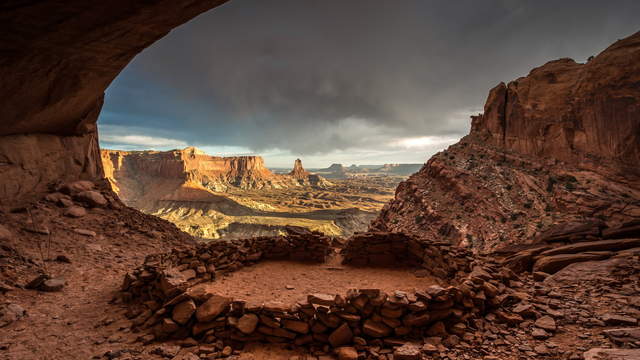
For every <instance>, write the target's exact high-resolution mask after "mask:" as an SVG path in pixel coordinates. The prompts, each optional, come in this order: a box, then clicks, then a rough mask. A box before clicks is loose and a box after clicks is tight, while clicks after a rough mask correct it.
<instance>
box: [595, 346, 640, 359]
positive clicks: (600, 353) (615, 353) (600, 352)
mask: <svg viewBox="0 0 640 360" xmlns="http://www.w3.org/2000/svg"><path fill="white" fill-rule="evenodd" d="M582 356H583V357H584V360H603V359H606V360H635V359H640V349H603V348H593V349H591V350H589V351H586V352H585V353H584V354H582Z"/></svg>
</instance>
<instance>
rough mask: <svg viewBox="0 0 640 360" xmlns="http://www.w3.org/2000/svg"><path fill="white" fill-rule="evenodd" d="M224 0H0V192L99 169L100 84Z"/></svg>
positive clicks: (19, 191)
mask: <svg viewBox="0 0 640 360" xmlns="http://www.w3.org/2000/svg"><path fill="white" fill-rule="evenodd" d="M225 1H226V0H151V1H144V2H140V1H126V0H113V1H84V0H68V1H64V2H61V1H53V0H45V1H37V2H33V1H29V2H25V1H21V0H8V1H4V2H3V3H2V5H1V9H2V10H1V11H0V51H1V52H2V56H1V57H0V73H1V74H2V76H0V108H1V109H2V119H1V123H2V126H0V159H2V164H3V166H1V167H0V174H1V176H0V199H4V200H7V199H18V198H20V197H22V196H25V195H27V194H29V193H32V192H34V191H40V189H41V188H42V187H43V186H44V185H46V184H47V183H49V182H54V181H57V180H58V179H60V178H62V179H71V178H86V177H90V178H94V179H95V178H99V177H101V172H102V171H101V169H100V161H99V153H98V152H97V143H96V142H95V132H96V126H95V122H96V120H97V118H98V113H99V112H100V109H101V107H102V101H103V96H104V90H105V89H106V88H107V86H108V85H109V84H110V83H111V81H112V80H113V79H114V78H115V77H116V76H117V75H118V73H120V71H121V70H122V69H123V68H124V67H125V66H126V65H127V64H128V63H129V61H131V59H133V57H134V56H135V55H136V54H138V53H139V52H140V51H142V50H143V49H144V48H146V47H147V46H149V45H151V44H152V43H153V42H154V41H156V40H158V39H160V38H161V37H163V36H164V35H166V34H167V33H168V32H169V31H170V30H171V29H172V28H174V27H176V26H178V25H180V24H182V23H184V22H186V21H188V20H190V19H191V18H193V17H195V16H196V15H198V14H200V13H202V12H204V11H206V10H208V9H211V8H213V7H215V6H218V5H220V4H222V3H224V2H225ZM30 134H39V135H30ZM42 134H46V135H49V136H43V135H42ZM9 135H29V136H32V137H33V138H32V139H27V138H24V137H22V138H16V137H7V136H9ZM51 136H57V138H56V139H54V138H53V137H51ZM16 139H20V140H16ZM89 139H91V140H89ZM43 143H46V146H45V147H39V148H34V144H43ZM44 159H47V160H46V161H44ZM24 179H27V180H26V183H23V182H24V181H25V180H24Z"/></svg>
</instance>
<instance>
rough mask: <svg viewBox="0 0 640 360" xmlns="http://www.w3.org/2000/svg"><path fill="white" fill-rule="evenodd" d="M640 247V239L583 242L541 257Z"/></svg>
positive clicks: (562, 247) (548, 252) (551, 250)
mask: <svg viewBox="0 0 640 360" xmlns="http://www.w3.org/2000/svg"><path fill="white" fill-rule="evenodd" d="M634 247H640V239H617V240H600V241H589V242H581V243H577V244H571V245H566V246H560V247H557V248H553V249H550V250H547V251H544V252H542V253H541V254H540V256H551V255H558V254H575V253H581V252H585V251H619V250H626V249H631V248H634Z"/></svg>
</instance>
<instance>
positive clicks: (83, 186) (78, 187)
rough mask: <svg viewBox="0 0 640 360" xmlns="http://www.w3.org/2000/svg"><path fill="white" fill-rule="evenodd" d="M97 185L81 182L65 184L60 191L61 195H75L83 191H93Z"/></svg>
mask: <svg viewBox="0 0 640 360" xmlns="http://www.w3.org/2000/svg"><path fill="white" fill-rule="evenodd" d="M94 187H95V185H94V184H93V183H92V182H91V181H86V180H79V181H73V182H69V183H66V184H63V185H62V186H60V188H59V189H58V190H59V191H60V192H61V193H64V194H67V195H74V194H77V193H80V192H83V191H90V190H93V189H94Z"/></svg>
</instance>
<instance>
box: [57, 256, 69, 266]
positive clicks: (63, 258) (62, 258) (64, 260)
mask: <svg viewBox="0 0 640 360" xmlns="http://www.w3.org/2000/svg"><path fill="white" fill-rule="evenodd" d="M55 260H56V261H57V262H62V263H67V264H71V259H69V258H68V257H67V255H64V254H60V255H58V256H56V259H55Z"/></svg>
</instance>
